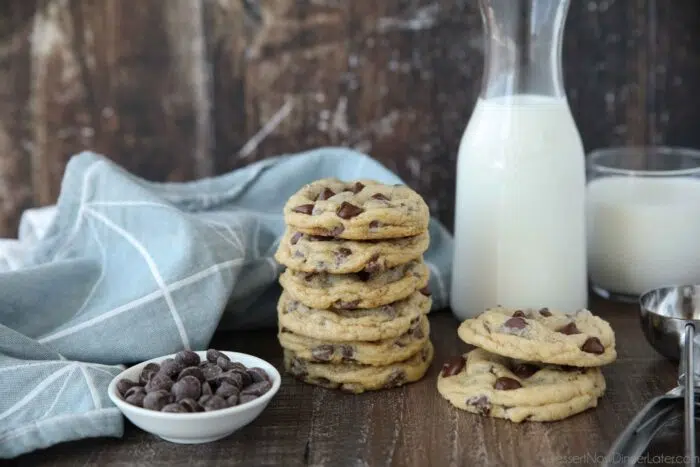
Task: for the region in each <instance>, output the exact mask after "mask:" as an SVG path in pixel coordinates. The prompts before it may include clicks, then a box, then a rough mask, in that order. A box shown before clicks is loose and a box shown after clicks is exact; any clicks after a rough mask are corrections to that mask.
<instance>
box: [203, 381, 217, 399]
mask: <svg viewBox="0 0 700 467" xmlns="http://www.w3.org/2000/svg"><path fill="white" fill-rule="evenodd" d="M212 394H214V391H213V390H212V389H211V384H209V382H208V381H205V382H203V383H202V396H211V395H212Z"/></svg>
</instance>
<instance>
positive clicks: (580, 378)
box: [437, 349, 605, 423]
mask: <svg viewBox="0 0 700 467" xmlns="http://www.w3.org/2000/svg"><path fill="white" fill-rule="evenodd" d="M437 387H438V391H439V392H440V394H441V395H442V396H443V397H444V398H445V399H447V400H448V401H449V402H450V403H451V404H452V405H454V406H455V407H457V408H459V409H462V410H466V411H468V412H473V413H478V414H481V415H487V416H490V417H497V418H505V419H508V420H511V421H513V422H517V423H519V422H522V421H525V420H531V421H553V420H562V419H564V418H567V417H570V416H572V415H574V414H577V413H580V412H583V411H584V410H586V409H588V408H591V407H595V406H597V405H598V398H599V397H601V396H602V395H603V393H604V392H605V379H604V378H603V374H602V373H601V371H600V369H599V368H573V367H561V366H557V365H547V364H533V363H529V362H523V361H521V360H515V359H511V358H507V357H502V356H499V355H495V354H492V353H489V352H487V351H485V350H483V349H475V350H472V351H471V352H469V353H467V354H464V355H459V356H456V357H453V358H451V359H449V360H448V361H447V362H445V364H444V365H443V368H442V371H441V373H440V375H439V376H438V382H437Z"/></svg>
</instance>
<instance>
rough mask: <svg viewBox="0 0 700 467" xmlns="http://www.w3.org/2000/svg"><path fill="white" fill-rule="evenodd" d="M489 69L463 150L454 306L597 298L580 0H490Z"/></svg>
mask: <svg viewBox="0 0 700 467" xmlns="http://www.w3.org/2000/svg"><path fill="white" fill-rule="evenodd" d="M479 3H480V8H481V13H482V18H483V21H484V26H485V50H486V58H485V67H484V78H483V84H482V89H481V93H480V96H479V99H478V101H477V103H476V107H475V108H474V112H473V114H472V116H471V119H470V121H469V124H468V125H467V128H466V130H465V132H464V135H463V137H462V141H461V144H460V147H459V156H458V162H457V195H456V201H455V224H454V233H455V256H454V265H453V274H452V285H451V306H452V310H453V312H454V314H455V315H456V316H457V317H458V318H459V319H465V318H468V317H473V316H475V315H477V314H479V313H480V312H482V311H483V310H484V309H486V308H488V307H493V306H496V305H501V306H505V307H513V308H542V307H549V308H553V309H558V310H561V311H565V312H571V311H574V310H576V309H579V308H583V307H585V306H586V305H587V277H586V252H585V245H586V238H585V235H586V230H585V218H584V216H585V203H584V189H585V161H584V152H583V146H582V144H581V137H580V135H579V133H578V130H577V129H576V124H575V123H574V119H573V117H572V115H571V111H570V109H569V105H568V102H567V100H566V95H565V91H564V86H563V83H562V70H561V50H562V36H563V30H564V22H565V18H566V13H567V10H568V6H569V1H568V0H479Z"/></svg>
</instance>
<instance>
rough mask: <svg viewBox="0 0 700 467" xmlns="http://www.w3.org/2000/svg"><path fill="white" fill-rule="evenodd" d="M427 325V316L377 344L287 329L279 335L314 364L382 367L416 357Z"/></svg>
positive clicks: (283, 344) (284, 343)
mask: <svg viewBox="0 0 700 467" xmlns="http://www.w3.org/2000/svg"><path fill="white" fill-rule="evenodd" d="M429 334H430V324H429V322H428V318H427V317H426V316H422V317H420V318H419V320H418V321H417V322H415V323H413V324H412V325H411V327H410V329H409V330H408V331H406V332H405V333H404V334H402V335H400V336H399V337H392V338H389V339H383V340H378V341H364V342H363V341H340V342H334V341H328V340H325V339H314V338H312V337H306V336H302V335H300V334H295V333H292V332H290V331H289V330H285V332H280V333H279V335H278V338H279V341H280V345H281V346H282V347H283V348H285V349H287V350H291V351H293V352H294V354H295V355H296V356H297V357H299V358H301V359H303V360H308V361H311V362H317V363H344V362H354V363H361V364H364V365H374V366H383V365H388V364H390V363H394V362H400V361H403V360H406V359H407V358H409V357H411V356H412V355H415V354H416V353H417V352H418V351H419V350H420V349H421V348H422V347H423V346H424V345H425V342H426V341H427V340H428V335H429Z"/></svg>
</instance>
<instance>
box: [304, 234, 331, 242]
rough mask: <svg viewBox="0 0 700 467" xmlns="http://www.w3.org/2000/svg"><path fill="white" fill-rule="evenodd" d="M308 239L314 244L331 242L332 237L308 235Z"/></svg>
mask: <svg viewBox="0 0 700 467" xmlns="http://www.w3.org/2000/svg"><path fill="white" fill-rule="evenodd" d="M309 239H311V240H313V241H315V242H330V241H331V240H333V237H329V236H327V235H309Z"/></svg>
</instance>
